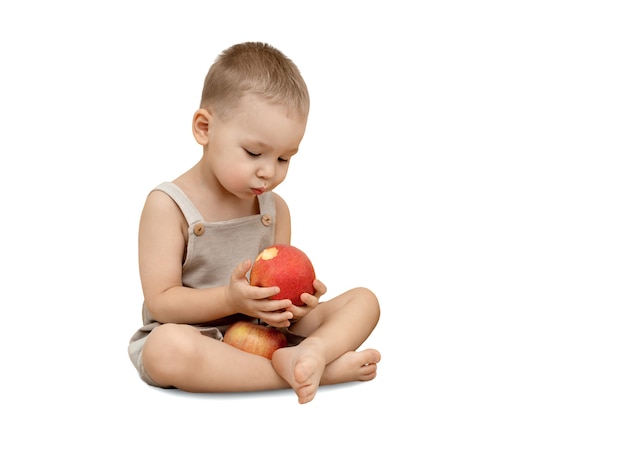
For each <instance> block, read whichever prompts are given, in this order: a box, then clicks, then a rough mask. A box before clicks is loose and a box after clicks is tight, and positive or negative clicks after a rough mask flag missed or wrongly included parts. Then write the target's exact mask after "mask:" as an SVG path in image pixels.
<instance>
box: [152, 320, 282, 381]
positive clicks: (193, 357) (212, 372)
mask: <svg viewBox="0 0 626 459" xmlns="http://www.w3.org/2000/svg"><path fill="white" fill-rule="evenodd" d="M142 360H143V365H144V368H145V369H146V371H147V373H148V374H149V375H150V377H151V378H152V379H153V380H154V381H155V382H156V383H158V384H160V385H163V386H174V387H177V388H179V389H181V390H184V391H187V392H246V391H257V390H270V389H280V388H287V387H289V385H288V384H287V382H286V381H285V380H284V379H283V378H281V377H280V376H279V375H278V374H277V373H276V371H275V370H274V368H273V367H272V363H271V361H270V360H268V359H266V358H264V357H260V356H258V355H254V354H250V353H247V352H243V351H240V350H238V349H235V348H234V347H232V346H230V345H228V344H225V343H223V342H221V341H218V340H215V339H212V338H207V337H206V336H204V335H202V334H201V333H200V332H199V331H198V330H197V329H195V328H194V327H192V326H189V325H179V324H163V325H160V326H159V327H157V328H156V329H154V330H153V331H152V332H151V333H150V336H149V337H148V339H147V340H146V343H145V344H144V348H143V351H142Z"/></svg>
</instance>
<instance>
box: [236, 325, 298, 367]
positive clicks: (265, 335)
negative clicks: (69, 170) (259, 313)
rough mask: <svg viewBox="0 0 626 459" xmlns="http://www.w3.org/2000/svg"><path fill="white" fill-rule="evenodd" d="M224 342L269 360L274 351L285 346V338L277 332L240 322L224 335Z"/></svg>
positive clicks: (273, 329) (265, 327)
mask: <svg viewBox="0 0 626 459" xmlns="http://www.w3.org/2000/svg"><path fill="white" fill-rule="evenodd" d="M224 342H225V343H226V344H230V345H231V346H234V347H236V348H237V349H240V350H242V351H245V352H249V353H251V354H256V355H260V356H261V357H265V358H266V359H271V358H272V355H273V354H274V351H276V350H278V349H280V348H281V347H285V346H287V338H286V337H285V335H283V334H282V333H281V332H280V331H279V330H277V329H275V328H272V327H269V326H265V325H261V324H255V323H252V322H246V321H245V320H240V321H239V322H235V323H234V324H232V325H231V326H230V328H228V329H227V330H226V333H224Z"/></svg>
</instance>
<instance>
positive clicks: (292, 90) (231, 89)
mask: <svg viewBox="0 0 626 459" xmlns="http://www.w3.org/2000/svg"><path fill="white" fill-rule="evenodd" d="M246 94H254V95H258V96H261V97H263V98H265V99H267V100H268V101H269V102H271V103H276V104H279V105H284V106H285V107H287V109H288V110H289V112H290V113H292V114H296V115H299V116H303V117H304V118H306V117H307V116H308V113H309V104H310V101H309V92H308V90H307V86H306V83H305V82H304V79H303V78H302V75H301V74H300V71H299V70H298V67H296V65H295V64H294V63H293V62H292V61H291V59H289V58H288V57H287V56H285V55H284V54H283V53H282V52H281V51H279V50H278V49H276V48H274V47H273V46H270V45H268V44H266V43H259V42H246V43H240V44H237V45H234V46H232V47H230V48H228V49H226V50H225V51H223V52H222V54H220V55H219V56H218V57H217V59H216V60H215V62H214V63H213V65H212V66H211V68H210V69H209V72H208V73H207V76H206V78H205V80H204V88H203V90H202V99H201V101H200V106H201V107H204V108H209V107H210V108H211V109H213V110H215V111H216V113H217V114H218V115H220V116H223V117H226V116H228V115H229V113H230V110H231V109H233V108H235V107H236V106H237V103H238V102H239V100H240V99H241V97H242V96H244V95H246Z"/></svg>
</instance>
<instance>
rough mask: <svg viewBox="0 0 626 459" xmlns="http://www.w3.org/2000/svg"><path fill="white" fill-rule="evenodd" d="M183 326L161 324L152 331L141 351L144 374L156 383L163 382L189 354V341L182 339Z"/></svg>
mask: <svg viewBox="0 0 626 459" xmlns="http://www.w3.org/2000/svg"><path fill="white" fill-rule="evenodd" d="M181 327H186V326H185V325H178V324H163V325H159V326H158V327H157V328H155V329H154V330H152V332H151V333H150V337H149V338H148V340H147V341H146V344H145V345H144V348H143V351H142V360H143V365H144V368H145V369H146V372H147V373H148V374H149V375H150V377H151V378H152V379H154V380H155V381H157V382H165V381H166V380H168V379H169V375H171V374H172V373H175V372H177V371H178V369H177V366H178V365H180V364H181V363H182V362H183V361H185V360H186V356H189V355H190V353H191V351H192V350H191V345H190V343H189V340H185V339H182V336H181V334H183V333H184V332H183V330H182V328H181Z"/></svg>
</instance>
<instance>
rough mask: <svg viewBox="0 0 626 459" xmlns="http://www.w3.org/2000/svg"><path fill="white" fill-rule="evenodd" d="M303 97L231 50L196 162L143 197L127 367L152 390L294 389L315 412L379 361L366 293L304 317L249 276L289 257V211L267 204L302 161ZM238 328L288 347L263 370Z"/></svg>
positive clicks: (210, 90)
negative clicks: (274, 336) (236, 342)
mask: <svg viewBox="0 0 626 459" xmlns="http://www.w3.org/2000/svg"><path fill="white" fill-rule="evenodd" d="M308 113H309V94H308V90H307V87H306V84H305V82H304V80H303V79H302V76H301V75H300V72H299V70H298V69H297V67H296V66H295V65H294V63H293V62H292V61H291V60H290V59H288V58H287V57H286V56H285V55H284V54H283V53H281V52H280V51H279V50H277V49H276V48H273V47H272V46H269V45H267V44H264V43H241V44H237V45H235V46H232V47H231V48H229V49H227V50H225V51H224V52H223V53H222V54H221V55H220V56H219V57H218V58H217V60H216V61H215V62H214V64H213V65H212V66H211V68H210V69H209V72H208V74H207V76H206V79H205V83H204V89H203V92H202V99H201V103H200V108H199V109H198V110H197V111H196V112H195V114H194V116H193V121H192V130H193V135H194V137H195V139H196V141H197V142H198V143H199V144H200V145H202V150H203V153H202V157H201V159H200V161H199V162H198V163H197V164H196V165H194V166H193V167H192V168H191V169H189V170H188V171H187V172H185V173H184V174H182V175H181V176H180V177H178V178H176V179H175V180H173V181H172V182H166V183H163V184H161V185H159V186H158V187H156V188H155V189H154V190H153V191H152V192H151V193H150V194H149V195H148V197H147V199H146V203H145V207H144V209H143V212H142V215H141V220H140V225H139V271H140V276H141V284H142V290H143V294H144V304H143V323H144V325H143V327H141V328H140V329H139V330H138V331H137V332H136V333H135V334H134V335H133V337H132V338H131V340H130V344H129V348H128V351H129V355H130V358H131V360H132V362H133V364H134V365H135V367H136V368H137V370H138V372H139V375H140V376H141V378H142V379H143V380H144V381H145V382H147V383H148V384H150V385H154V386H157V387H163V388H171V387H175V388H178V389H181V390H185V391H190V392H239V391H256V390H270V389H279V388H287V387H292V388H293V390H294V391H295V392H296V394H297V396H298V401H299V402H300V403H307V402H310V401H311V400H312V399H313V397H314V396H315V394H316V391H317V389H318V387H319V385H320V384H322V385H325V384H338V383H343V382H349V381H368V380H371V379H373V378H374V377H375V376H376V368H377V363H378V362H379V361H380V357H381V356H380V353H379V352H378V351H377V350H375V349H366V350H363V351H357V348H358V347H359V346H360V345H361V344H363V342H364V341H365V340H366V339H367V337H368V336H369V335H370V333H371V332H372V330H373V329H374V327H375V326H376V324H377V323H378V318H379V314H380V311H379V305H378V300H377V298H376V296H375V295H374V294H373V293H372V292H371V291H370V290H368V289H366V288H362V287H359V288H355V289H352V290H349V291H347V292H345V293H343V294H341V295H339V296H337V297H335V298H333V299H331V300H328V301H320V297H321V296H322V295H323V294H324V293H326V287H325V286H324V284H323V283H322V282H321V281H319V280H315V283H314V287H315V289H316V291H315V293H314V294H313V295H310V294H308V293H303V294H302V296H301V299H302V301H303V302H304V305H303V306H295V305H293V304H292V303H291V301H290V300H271V299H269V298H270V297H271V296H273V295H274V294H276V293H277V292H278V291H279V288H278V287H267V288H261V287H254V286H251V285H250V284H249V282H248V279H247V273H248V271H249V269H250V267H251V260H253V259H254V258H255V257H256V256H257V254H258V253H259V252H261V251H262V250H263V249H264V248H265V247H267V246H269V245H272V244H278V243H282V244H289V243H290V239H291V222H290V215H289V208H288V207H287V204H286V203H285V201H284V200H283V199H282V198H281V197H280V196H279V195H278V194H276V193H274V192H273V190H274V188H276V187H277V186H278V185H279V184H280V183H282V181H283V180H284V179H285V177H286V175H287V170H288V168H289V164H290V161H291V159H292V158H293V157H294V155H295V154H296V153H297V152H298V148H299V144H300V141H301V140H302V137H303V136H304V132H305V128H306V123H307V117H308ZM238 320H248V321H256V322H260V323H264V324H267V325H269V326H273V327H277V328H285V329H286V335H287V336H288V338H289V340H290V343H291V345H290V346H289V347H285V348H282V349H279V350H278V351H276V352H275V353H274V355H273V357H272V359H271V360H269V359H266V358H264V357H260V356H257V355H255V354H251V353H247V352H243V351H240V350H238V349H236V348H234V347H232V346H230V345H228V344H225V343H223V342H222V337H223V334H224V333H225V331H226V330H227V329H228V327H229V326H230V325H232V324H233V323H234V322H236V321H238Z"/></svg>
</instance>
